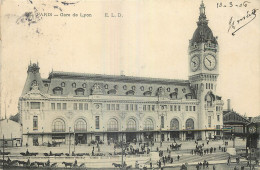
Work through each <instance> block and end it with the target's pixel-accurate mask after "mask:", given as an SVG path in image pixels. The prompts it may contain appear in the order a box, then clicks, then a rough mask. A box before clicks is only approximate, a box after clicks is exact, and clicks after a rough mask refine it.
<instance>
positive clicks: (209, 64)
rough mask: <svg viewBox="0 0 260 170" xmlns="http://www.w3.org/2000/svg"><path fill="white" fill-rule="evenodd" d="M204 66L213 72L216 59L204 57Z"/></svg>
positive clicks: (208, 56) (209, 56)
mask: <svg viewBox="0 0 260 170" xmlns="http://www.w3.org/2000/svg"><path fill="white" fill-rule="evenodd" d="M204 65H205V67H206V68H207V69H208V70H214V69H215V67H216V58H215V57H214V56H212V55H206V56H205V57H204Z"/></svg>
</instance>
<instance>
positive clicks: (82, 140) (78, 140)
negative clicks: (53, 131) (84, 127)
mask: <svg viewBox="0 0 260 170" xmlns="http://www.w3.org/2000/svg"><path fill="white" fill-rule="evenodd" d="M75 144H76V145H77V144H87V134H84V133H76V134H75Z"/></svg>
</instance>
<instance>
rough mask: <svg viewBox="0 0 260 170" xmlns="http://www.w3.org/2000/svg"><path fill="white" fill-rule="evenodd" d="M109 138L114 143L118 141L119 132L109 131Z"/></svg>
mask: <svg viewBox="0 0 260 170" xmlns="http://www.w3.org/2000/svg"><path fill="white" fill-rule="evenodd" d="M107 140H108V141H109V142H112V143H113V142H115V141H118V133H107Z"/></svg>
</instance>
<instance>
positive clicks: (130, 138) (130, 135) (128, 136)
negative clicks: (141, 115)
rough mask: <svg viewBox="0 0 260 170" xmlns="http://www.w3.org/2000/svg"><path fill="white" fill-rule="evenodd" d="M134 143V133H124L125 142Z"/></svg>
mask: <svg viewBox="0 0 260 170" xmlns="http://www.w3.org/2000/svg"><path fill="white" fill-rule="evenodd" d="M134 141H136V133H135V132H128V133H126V142H134Z"/></svg>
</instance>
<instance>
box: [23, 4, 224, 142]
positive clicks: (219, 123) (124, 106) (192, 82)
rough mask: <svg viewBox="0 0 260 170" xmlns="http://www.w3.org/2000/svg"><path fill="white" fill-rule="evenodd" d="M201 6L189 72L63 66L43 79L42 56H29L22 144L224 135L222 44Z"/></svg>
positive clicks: (196, 137)
mask: <svg viewBox="0 0 260 170" xmlns="http://www.w3.org/2000/svg"><path fill="white" fill-rule="evenodd" d="M199 10H200V16H199V20H198V22H197V29H196V30H195V32H194V34H193V37H192V39H191V40H190V41H189V47H188V58H189V60H188V61H189V68H188V69H189V78H188V80H175V79H161V78H145V77H132V76H125V75H117V76H115V75H101V74H85V73H71V72H63V71H61V72H59V71H52V72H51V73H50V74H49V77H48V78H47V79H44V78H41V76H40V72H39V70H40V67H39V65H38V63H33V64H31V63H30V65H29V66H28V70H27V79H26V81H25V85H24V88H23V91H22V95H21V97H20V98H19V112H20V115H21V124H22V131H23V145H26V144H28V145H38V144H39V145H41V144H43V143H48V142H50V143H53V142H58V143H66V144H68V143H70V142H71V143H74V142H75V143H76V144H87V143H90V142H91V141H92V140H101V141H103V142H104V143H107V142H108V141H110V142H114V141H121V140H124V141H127V142H132V141H155V142H156V141H157V142H158V141H172V140H174V139H180V140H189V139H203V140H205V139H206V138H213V137H220V136H222V127H223V114H222V109H223V104H224V103H223V101H222V100H221V97H219V96H217V95H216V87H217V78H218V75H219V56H218V52H219V48H218V43H217V38H216V37H214V36H213V33H212V31H211V29H210V28H209V26H208V20H207V18H206V15H205V7H204V4H203V2H202V4H201V5H200V9H199Z"/></svg>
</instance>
